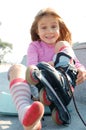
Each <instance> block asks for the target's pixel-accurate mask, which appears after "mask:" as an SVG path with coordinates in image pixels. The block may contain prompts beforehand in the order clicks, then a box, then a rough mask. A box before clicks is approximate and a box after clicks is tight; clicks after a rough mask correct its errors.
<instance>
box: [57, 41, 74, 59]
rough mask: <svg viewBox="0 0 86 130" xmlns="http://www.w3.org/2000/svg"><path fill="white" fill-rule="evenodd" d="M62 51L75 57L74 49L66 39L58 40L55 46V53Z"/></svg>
mask: <svg viewBox="0 0 86 130" xmlns="http://www.w3.org/2000/svg"><path fill="white" fill-rule="evenodd" d="M59 52H64V53H66V54H68V55H69V56H71V57H72V58H75V57H76V56H75V54H74V51H73V49H72V47H71V45H70V44H69V43H68V42H66V41H59V42H58V43H57V44H56V46H55V53H56V54H57V53H59Z"/></svg>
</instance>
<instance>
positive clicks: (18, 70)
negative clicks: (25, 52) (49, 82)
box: [8, 64, 26, 81]
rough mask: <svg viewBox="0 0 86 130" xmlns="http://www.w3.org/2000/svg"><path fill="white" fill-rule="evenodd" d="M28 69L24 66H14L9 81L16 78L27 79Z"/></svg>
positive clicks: (9, 73) (10, 71) (10, 70)
mask: <svg viewBox="0 0 86 130" xmlns="http://www.w3.org/2000/svg"><path fill="white" fill-rule="evenodd" d="M25 72H26V67H25V66H24V65H22V64H15V65H12V66H11V67H10V69H9V71H8V80H9V81H12V80H14V79H16V78H23V79H25Z"/></svg>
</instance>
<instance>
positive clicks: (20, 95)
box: [8, 64, 44, 130]
mask: <svg viewBox="0 0 86 130" xmlns="http://www.w3.org/2000/svg"><path fill="white" fill-rule="evenodd" d="M25 72H26V67H25V66H24V65H21V64H18V65H13V66H12V67H11V68H10V70H9V72H8V79H9V80H10V92H11V95H12V98H13V101H14V103H15V105H16V109H17V111H18V116H19V120H20V122H21V124H22V125H23V127H24V130H41V122H40V120H41V118H42V116H43V114H44V106H43V104H42V103H40V102H38V101H35V102H33V103H32V100H31V92H30V86H29V85H28V84H27V82H26V81H25Z"/></svg>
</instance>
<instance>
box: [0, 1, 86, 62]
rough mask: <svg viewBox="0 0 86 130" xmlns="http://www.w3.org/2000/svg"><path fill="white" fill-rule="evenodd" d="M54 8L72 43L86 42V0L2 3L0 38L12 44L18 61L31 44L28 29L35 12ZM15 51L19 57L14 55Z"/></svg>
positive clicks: (0, 3) (15, 58) (0, 10)
mask: <svg viewBox="0 0 86 130" xmlns="http://www.w3.org/2000/svg"><path fill="white" fill-rule="evenodd" d="M46 7H51V8H54V9H55V10H56V11H57V12H58V14H59V15H60V16H61V17H63V19H64V21H65V23H66V24H67V25H68V27H69V29H70V30H71V32H72V36H73V41H74V42H76V41H80V42H83V41H86V36H85V35H86V7H85V0H31V1H29V0H0V22H1V23H2V24H1V25H0V38H1V39H2V40H3V41H7V42H10V43H12V44H13V48H14V56H13V57H12V59H13V60H15V61H16V62H17V61H19V60H18V59H20V58H21V57H22V56H23V55H24V54H25V53H26V51H27V47H28V44H29V43H30V42H31V39H30V33H29V29H30V26H31V24H32V21H33V19H34V16H35V15H36V13H37V12H38V11H39V10H40V9H42V8H46ZM15 51H16V54H15Z"/></svg>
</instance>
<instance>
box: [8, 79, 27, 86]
mask: <svg viewBox="0 0 86 130" xmlns="http://www.w3.org/2000/svg"><path fill="white" fill-rule="evenodd" d="M19 82H23V83H27V81H26V80H25V79H22V78H17V79H14V80H12V81H11V82H10V88H11V87H12V85H14V84H15V83H19Z"/></svg>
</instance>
